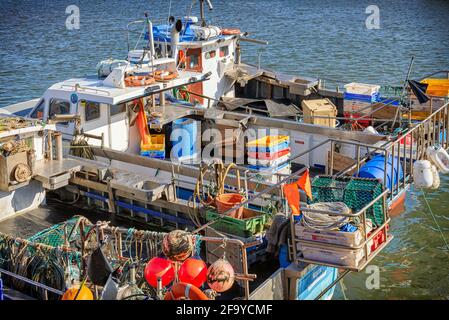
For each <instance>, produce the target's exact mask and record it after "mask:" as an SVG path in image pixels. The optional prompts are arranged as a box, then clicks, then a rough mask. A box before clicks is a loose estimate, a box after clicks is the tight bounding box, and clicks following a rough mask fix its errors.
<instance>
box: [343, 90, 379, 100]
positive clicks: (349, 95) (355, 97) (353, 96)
mask: <svg viewBox="0 0 449 320" xmlns="http://www.w3.org/2000/svg"><path fill="white" fill-rule="evenodd" d="M344 98H345V100H355V101H361V102H368V103H372V102H377V101H379V93H375V94H373V95H372V96H366V95H363V94H354V93H347V92H345V96H344Z"/></svg>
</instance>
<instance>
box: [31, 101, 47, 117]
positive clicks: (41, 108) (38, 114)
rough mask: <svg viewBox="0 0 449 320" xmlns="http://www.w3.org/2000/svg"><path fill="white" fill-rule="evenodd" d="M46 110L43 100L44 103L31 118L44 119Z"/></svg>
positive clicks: (38, 106) (41, 103) (35, 110)
mask: <svg viewBox="0 0 449 320" xmlns="http://www.w3.org/2000/svg"><path fill="white" fill-rule="evenodd" d="M44 108H45V100H43V99H42V101H41V102H40V103H39V105H37V106H36V107H35V108H34V110H33V112H32V113H31V114H30V118H33V119H41V120H42V118H43V117H44Z"/></svg>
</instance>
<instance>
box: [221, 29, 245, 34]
mask: <svg viewBox="0 0 449 320" xmlns="http://www.w3.org/2000/svg"><path fill="white" fill-rule="evenodd" d="M241 33H242V32H241V31H240V29H232V28H229V29H221V34H223V35H225V36H235V35H239V34H241Z"/></svg>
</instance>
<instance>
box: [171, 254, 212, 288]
mask: <svg viewBox="0 0 449 320" xmlns="http://www.w3.org/2000/svg"><path fill="white" fill-rule="evenodd" d="M178 277H179V281H181V282H184V283H190V284H193V285H194V286H195V287H198V288H200V287H201V286H202V285H203V283H204V282H206V278H207V265H206V263H205V262H204V261H203V260H201V259H199V258H189V259H187V260H186V261H184V263H183V264H182V265H181V267H180V268H179V271H178Z"/></svg>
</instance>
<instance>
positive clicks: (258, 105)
mask: <svg viewBox="0 0 449 320" xmlns="http://www.w3.org/2000/svg"><path fill="white" fill-rule="evenodd" d="M221 104H222V105H223V106H224V107H225V108H226V110H228V111H234V110H237V109H239V108H242V109H248V108H251V109H252V110H256V111H257V110H259V111H262V112H267V113H268V115H269V116H270V117H274V118H279V117H294V116H296V115H298V114H300V113H301V112H300V110H299V108H298V107H296V106H295V105H294V104H292V103H290V102H289V101H288V100H271V99H246V98H229V97H222V101H221Z"/></svg>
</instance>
